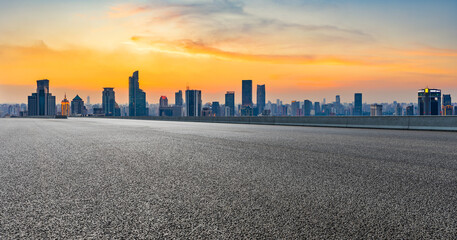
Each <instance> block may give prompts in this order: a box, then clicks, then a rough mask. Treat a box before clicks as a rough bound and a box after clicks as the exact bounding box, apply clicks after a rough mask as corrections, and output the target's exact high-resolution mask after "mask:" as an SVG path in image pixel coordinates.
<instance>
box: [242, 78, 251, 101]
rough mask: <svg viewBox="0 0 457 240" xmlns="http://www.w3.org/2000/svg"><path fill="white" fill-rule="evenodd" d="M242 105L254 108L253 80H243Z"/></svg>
mask: <svg viewBox="0 0 457 240" xmlns="http://www.w3.org/2000/svg"><path fill="white" fill-rule="evenodd" d="M241 105H242V106H250V107H252V80H243V82H242V96H241Z"/></svg>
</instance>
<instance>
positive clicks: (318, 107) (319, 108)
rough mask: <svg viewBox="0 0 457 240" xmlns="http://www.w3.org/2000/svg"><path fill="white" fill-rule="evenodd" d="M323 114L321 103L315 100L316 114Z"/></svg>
mask: <svg viewBox="0 0 457 240" xmlns="http://www.w3.org/2000/svg"><path fill="white" fill-rule="evenodd" d="M320 114H321V105H320V103H319V102H314V115H315V116H318V115H320Z"/></svg>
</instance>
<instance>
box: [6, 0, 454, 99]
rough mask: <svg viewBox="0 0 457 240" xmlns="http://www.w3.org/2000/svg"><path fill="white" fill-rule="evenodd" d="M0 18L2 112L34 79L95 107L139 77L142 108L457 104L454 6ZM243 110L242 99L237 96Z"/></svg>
mask: <svg viewBox="0 0 457 240" xmlns="http://www.w3.org/2000/svg"><path fill="white" fill-rule="evenodd" d="M1 5H2V8H0V20H1V21H0V103H7V102H11V103H13V102H15V103H24V102H26V100H27V99H26V96H27V95H29V94H30V92H33V91H34V89H35V87H36V86H35V84H36V80H38V79H49V80H50V81H51V82H52V87H51V91H52V92H53V94H54V95H55V96H57V99H59V101H60V99H62V98H63V96H64V94H65V93H67V95H69V96H75V95H76V94H79V95H80V96H82V97H86V96H90V97H91V99H92V102H101V94H100V92H101V91H102V90H103V87H114V88H115V90H116V94H117V95H116V99H117V101H118V102H119V103H127V102H128V81H127V77H128V76H130V75H131V73H132V72H133V71H135V70H140V71H141V79H140V81H141V86H142V89H143V90H144V91H145V92H146V93H147V101H148V102H149V103H157V101H158V99H159V97H160V96H162V95H167V96H169V97H172V96H173V94H174V92H176V91H177V90H185V88H186V86H187V85H189V86H190V87H191V88H192V89H202V90H203V94H202V98H203V101H204V102H208V101H221V102H222V101H223V99H224V94H225V92H226V91H236V92H238V93H239V92H241V85H240V81H241V80H242V79H252V80H253V82H254V84H265V85H266V86H267V100H271V101H275V100H276V99H281V100H283V101H291V100H303V99H311V100H312V101H321V100H322V99H323V98H327V99H328V100H330V99H334V96H335V95H337V94H338V95H341V99H342V101H343V102H351V101H352V100H353V94H354V93H355V92H363V93H364V102H365V101H366V102H391V101H399V102H416V100H417V90H418V89H422V88H425V87H431V88H438V89H442V90H443V93H450V94H453V95H456V94H457V81H456V79H457V68H456V67H455V66H457V46H456V42H457V28H455V23H456V22H457V2H455V1H401V2H399V1H350V2H348V1H346V2H345V1H287V2H278V1H272V0H271V1H268V0H267V1H223V0H215V1H87V0H85V1H47V2H46V3H42V2H37V1H9V2H2V3H1ZM236 97H237V99H236V102H241V96H240V95H237V96H236Z"/></svg>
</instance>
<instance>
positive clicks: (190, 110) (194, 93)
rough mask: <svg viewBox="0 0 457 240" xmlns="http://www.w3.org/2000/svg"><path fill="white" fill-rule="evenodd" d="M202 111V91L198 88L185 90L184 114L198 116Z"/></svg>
mask: <svg viewBox="0 0 457 240" xmlns="http://www.w3.org/2000/svg"><path fill="white" fill-rule="evenodd" d="M201 112H202V92H201V91H200V90H186V115H187V116H189V117H200V116H201Z"/></svg>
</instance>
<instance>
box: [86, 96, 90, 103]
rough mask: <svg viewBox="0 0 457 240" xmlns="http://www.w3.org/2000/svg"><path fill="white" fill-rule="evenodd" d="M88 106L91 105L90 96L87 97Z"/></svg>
mask: <svg viewBox="0 0 457 240" xmlns="http://www.w3.org/2000/svg"><path fill="white" fill-rule="evenodd" d="M86 103H87V105H90V96H87V102H86Z"/></svg>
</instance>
